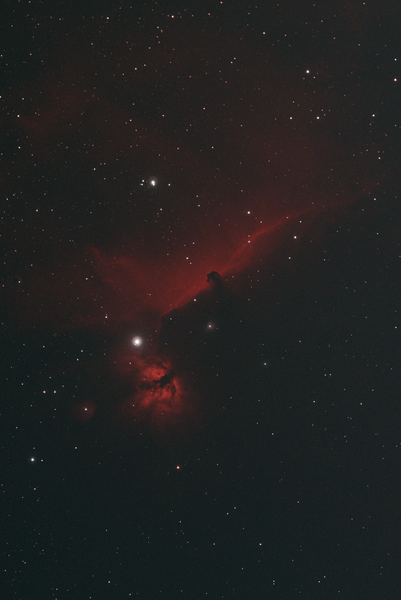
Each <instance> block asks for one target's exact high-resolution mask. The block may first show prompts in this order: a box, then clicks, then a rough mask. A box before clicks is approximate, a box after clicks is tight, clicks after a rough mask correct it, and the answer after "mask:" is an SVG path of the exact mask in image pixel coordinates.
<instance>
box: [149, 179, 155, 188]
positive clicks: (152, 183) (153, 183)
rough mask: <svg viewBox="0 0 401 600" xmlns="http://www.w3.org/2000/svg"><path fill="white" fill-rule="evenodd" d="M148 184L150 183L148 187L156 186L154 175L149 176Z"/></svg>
mask: <svg viewBox="0 0 401 600" xmlns="http://www.w3.org/2000/svg"><path fill="white" fill-rule="evenodd" d="M149 185H150V187H156V186H157V179H156V177H151V178H150V179H149Z"/></svg>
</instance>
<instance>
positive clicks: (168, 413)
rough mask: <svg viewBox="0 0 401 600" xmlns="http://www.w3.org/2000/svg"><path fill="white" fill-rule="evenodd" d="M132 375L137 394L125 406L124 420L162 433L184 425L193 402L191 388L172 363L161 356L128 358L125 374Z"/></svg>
mask: <svg viewBox="0 0 401 600" xmlns="http://www.w3.org/2000/svg"><path fill="white" fill-rule="evenodd" d="M122 371H123V372H124V375H125V376H128V377H129V379H130V381H131V383H132V387H133V393H132V394H131V395H130V397H129V398H128V399H126V400H125V402H124V405H123V407H122V412H123V415H124V421H125V422H126V423H127V424H129V423H131V422H135V423H144V422H145V423H146V422H147V423H148V424H150V425H151V426H152V427H156V428H158V429H159V430H160V429H164V428H166V427H168V426H172V425H176V424H183V422H184V420H186V419H187V418H188V416H189V414H190V412H191V409H192V406H193V402H192V400H191V399H190V397H191V394H190V393H189V391H188V386H186V385H185V384H184V382H183V379H182V377H181V376H179V375H177V374H176V373H175V372H174V370H173V368H172V365H171V364H170V362H168V361H167V360H165V359H161V358H160V357H158V356H147V357H143V356H141V357H140V356H134V355H131V356H129V357H128V360H127V357H125V360H124V361H123V364H122V370H120V373H121V372H122Z"/></svg>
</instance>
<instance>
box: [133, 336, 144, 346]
mask: <svg viewBox="0 0 401 600" xmlns="http://www.w3.org/2000/svg"><path fill="white" fill-rule="evenodd" d="M142 341H143V340H142V338H141V337H139V336H135V337H134V338H133V339H132V343H133V344H134V346H141V345H142Z"/></svg>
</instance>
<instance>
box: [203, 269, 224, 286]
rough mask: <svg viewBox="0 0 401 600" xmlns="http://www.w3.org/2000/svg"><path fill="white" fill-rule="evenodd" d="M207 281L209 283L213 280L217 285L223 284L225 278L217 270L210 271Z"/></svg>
mask: <svg viewBox="0 0 401 600" xmlns="http://www.w3.org/2000/svg"><path fill="white" fill-rule="evenodd" d="M207 281H208V283H210V282H211V283H214V284H215V285H221V284H222V283H223V278H222V276H221V275H220V274H219V273H218V272H217V271H210V273H208V274H207Z"/></svg>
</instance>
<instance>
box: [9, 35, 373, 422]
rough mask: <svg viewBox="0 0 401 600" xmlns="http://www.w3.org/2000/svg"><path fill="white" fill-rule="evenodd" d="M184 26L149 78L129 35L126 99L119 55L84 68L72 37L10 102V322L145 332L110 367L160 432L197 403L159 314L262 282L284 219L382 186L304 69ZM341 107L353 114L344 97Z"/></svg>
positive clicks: (136, 417) (90, 411) (89, 410)
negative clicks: (13, 134) (13, 212)
mask: <svg viewBox="0 0 401 600" xmlns="http://www.w3.org/2000/svg"><path fill="white" fill-rule="evenodd" d="M179 27H180V25H179V24H178V23H177V24H176V23H171V24H166V30H165V33H164V34H163V35H164V37H163V44H162V45H161V46H160V49H158V48H159V46H158V45H157V44H156V45H155V48H156V50H155V53H154V55H153V54H152V55H151V56H150V57H149V60H148V59H147V60H146V65H145V64H144V61H143V60H142V59H141V56H142V54H146V55H148V50H147V46H148V44H147V43H146V44H145V45H144V46H143V47H142V45H141V44H142V42H140V41H138V40H137V39H132V38H131V37H130V35H131V34H130V32H129V31H124V36H121V33H120V32H119V31H118V29H117V30H116V31H115V32H114V34H113V35H115V39H114V38H113V44H114V46H115V53H116V55H117V54H118V66H119V68H121V72H122V73H123V75H124V79H122V80H121V82H120V83H118V82H116V86H115V89H114V88H113V91H111V87H110V86H111V83H110V82H112V81H114V75H115V63H116V59H115V55H114V54H113V55H112V56H111V59H110V61H108V60H105V56H106V55H105V54H104V51H103V50H102V51H100V50H99V51H98V52H95V53H93V54H92V53H91V54H90V57H88V56H89V55H88V50H87V48H86V46H85V47H80V46H79V44H77V45H75V44H71V42H70V41H69V42H68V46H66V47H62V46H61V47H60V49H59V54H58V55H57V57H56V59H55V61H54V65H53V67H52V68H51V69H49V70H48V71H46V72H44V73H43V74H42V75H41V77H40V78H39V79H38V80H37V81H34V82H33V83H32V84H29V83H27V84H26V85H25V86H24V89H21V90H17V91H16V92H15V93H14V95H10V97H8V98H6V100H5V101H6V102H8V104H9V106H10V115H12V116H10V118H12V119H14V121H13V123H14V127H15V129H16V131H18V140H19V141H18V144H19V145H18V157H19V158H18V160H20V164H17V166H15V165H16V164H15V163H14V162H10V164H9V165H7V164H6V166H5V167H4V169H5V170H4V173H3V178H4V179H5V180H7V177H12V176H13V173H16V175H15V182H17V183H15V182H12V183H13V188H12V190H13V194H10V197H11V196H12V197H14V196H15V197H18V196H20V197H21V198H22V200H21V202H25V203H26V206H27V207H28V208H27V209H26V215H25V216H24V218H23V219H20V220H18V221H15V223H13V225H12V230H11V229H10V231H9V232H8V234H9V238H10V240H11V241H10V248H11V250H10V252H9V254H10V256H11V258H10V259H7V260H8V261H9V262H8V263H7V265H8V266H7V268H8V281H7V284H6V286H5V287H6V293H8V298H9V306H10V307H11V308H10V312H11V313H12V314H13V315H15V316H16V318H15V321H16V322H18V326H21V327H32V326H33V327H35V328H37V327H43V328H44V329H46V328H47V329H48V330H51V331H52V332H56V333H57V332H66V331H71V332H73V331H80V330H84V331H88V332H89V331H105V332H110V333H116V332H118V333H119V334H120V333H121V332H122V331H125V332H126V336H128V337H130V336H131V337H132V336H133V335H138V336H141V337H143V338H144V344H143V346H141V347H139V348H136V347H132V345H131V347H130V348H129V349H128V347H127V348H126V350H121V349H120V351H119V352H118V353H117V355H114V356H113V359H114V360H113V361H112V364H113V368H114V366H115V369H116V370H117V374H118V377H120V378H121V379H122V380H124V381H126V382H127V390H128V391H127V393H126V394H125V400H124V402H123V406H122V407H121V414H122V415H124V419H125V420H126V421H127V422H132V423H141V422H144V421H146V422H150V423H153V424H155V425H156V424H158V426H160V427H163V426H164V424H165V423H166V422H167V421H170V423H179V422H180V421H182V420H183V419H187V418H188V417H189V416H190V415H193V413H194V411H195V406H196V405H197V402H196V393H195V392H194V390H193V389H192V388H193V386H192V384H191V381H190V378H189V377H187V376H185V375H183V373H182V371H181V370H179V369H178V366H179V365H177V362H179V358H177V356H175V357H172V356H170V355H169V354H168V352H167V351H164V349H163V351H161V350H160V349H158V350H155V348H157V344H158V342H157V340H158V335H159V333H160V327H161V318H162V316H163V315H166V314H168V313H170V312H171V311H173V310H174V309H180V308H182V307H184V306H186V305H188V303H193V302H196V301H197V296H198V295H199V294H200V297H202V294H203V295H204V294H207V293H208V292H207V290H208V287H209V288H210V284H208V283H207V281H206V276H207V274H208V273H210V272H211V271H216V272H218V273H219V274H220V275H221V276H222V277H223V278H224V280H225V282H227V285H229V286H231V287H232V288H233V289H235V286H236V285H239V284H237V279H236V277H237V274H240V273H241V272H244V270H245V269H246V268H249V267H250V265H255V264H256V263H257V262H258V268H259V269H261V270H263V269H265V267H264V258H265V257H266V256H269V253H271V252H272V251H273V250H274V248H276V247H278V246H280V244H281V243H282V241H283V240H284V246H283V248H284V247H285V244H287V242H288V240H287V239H286V237H285V234H284V233H283V234H282V233H281V232H282V231H284V229H285V228H284V229H283V225H285V223H286V222H287V221H288V220H295V219H298V218H299V221H301V220H302V219H304V220H305V221H307V220H308V219H309V220H310V218H311V217H313V215H314V214H316V213H318V212H319V211H321V210H323V209H324V208H325V207H327V206H329V205H331V206H333V205H335V206H338V205H339V202H340V201H341V202H346V201H347V199H350V198H355V197H356V196H358V195H359V196H362V195H365V194H367V193H368V192H369V191H370V190H371V189H372V188H373V187H374V186H375V185H377V184H378V181H379V178H380V173H379V174H378V173H376V176H375V177H376V178H375V180H374V181H369V176H368V175H367V173H368V172H369V169H368V167H369V163H368V162H367V161H369V160H371V159H369V158H367V157H366V156H365V154H366V153H363V157H362V158H358V156H360V154H361V153H359V154H357V153H356V152H355V151H354V149H353V147H352V143H353V138H352V136H351V134H347V132H348V129H347V128H345V130H344V131H343V132H342V133H343V135H342V136H340V137H339V136H336V137H335V139H336V143H335V144H333V136H332V134H331V129H330V128H331V127H334V125H335V123H334V125H331V121H330V120H329V116H327V125H325V127H323V126H322V125H321V120H320V115H321V114H322V115H323V113H322V112H321V111H322V110H323V109H322V99H321V97H320V95H319V94H315V91H314V90H312V91H310V86H312V85H315V83H314V81H315V80H314V78H312V79H310V80H309V79H308V76H307V75H306V73H305V72H304V70H302V69H301V68H300V67H299V68H297V70H296V71H295V74H296V76H294V71H293V70H291V69H289V68H288V67H287V66H286V65H285V63H284V62H283V61H282V59H281V58H280V54H279V52H278V51H276V50H275V49H272V50H271V58H270V61H269V65H270V66H269V71H268V73H267V72H266V68H267V67H266V63H265V62H264V61H261V62H260V61H259V59H258V57H257V54H255V53H254V52H252V51H251V49H248V48H247V42H246V40H244V41H241V48H242V50H241V53H240V55H238V54H237V53H236V46H235V44H234V45H233V42H232V40H231V37H230V36H224V35H223V34H222V33H221V32H220V31H218V32H217V31H213V30H212V29H211V30H210V31H209V29H208V31H207V32H206V31H204V30H203V29H202V30H197V29H196V26H195V25H191V26H190V27H193V30H192V29H191V30H188V31H187V35H180V33H179V30H177V28H179ZM155 31H156V30H155ZM189 31H190V33H189ZM110 35H112V33H110ZM188 39H191V40H192V53H188V52H187V40H188ZM121 40H124V42H123V43H122V41H121ZM241 40H242V38H241ZM216 44H217V47H216ZM145 46H146V47H145ZM72 52H74V53H75V54H74V55H72V54H71V53H72ZM91 52H92V50H91ZM172 54H173V55H174V57H175V58H174V62H172V59H171V55H172ZM198 54H199V56H198ZM65 56H69V60H68V61H66V59H65ZM225 56H227V57H231V58H230V59H227V60H231V61H234V60H235V71H233V73H235V77H234V75H233V77H232V78H231V79H230V78H228V80H227V81H225V83H224V85H222V80H221V69H220V66H219V61H216V57H220V60H223V59H224V60H225V58H224V57H225ZM233 56H235V57H236V58H235V59H233V58H232V57H233ZM199 57H201V58H202V61H203V64H208V65H209V66H208V68H207V69H206V71H207V77H206V72H205V70H204V69H203V68H200V67H199V64H200V63H199ZM140 59H141V60H140ZM142 64H144V66H143V67H140V68H139V66H140V65H142ZM230 64H233V62H231V63H230ZM138 65H139V66H138ZM233 68H234V67H233ZM177 73H178V76H177ZM184 76H185V77H184ZM184 80H185V82H186V83H185V85H184V84H183V83H182V81H184ZM83 82H84V83H83ZM254 82H264V83H263V85H262V86H259V85H254ZM167 83H168V85H167ZM159 84H163V85H160V86H159ZM144 90H145V91H146V90H151V93H149V95H148V96H146V94H145V99H146V98H147V100H146V101H145V100H143V98H142V95H143V94H144V93H145V92H144ZM312 92H313V93H312ZM21 98H22V100H21ZM24 98H25V99H26V98H29V102H28V101H27V100H24ZM333 102H335V105H336V106H337V104H338V109H337V112H338V113H339V114H340V113H342V108H341V107H342V104H341V103H342V102H343V97H342V95H340V96H339V97H338V98H334V100H333ZM354 104H355V107H356V108H355V110H356V111H357V107H358V105H357V96H356V97H355V99H354ZM161 107H162V108H161ZM333 112H334V111H333ZM327 114H328V115H329V114H331V112H330V110H328V111H327ZM311 115H312V116H311ZM316 115H317V116H318V118H317V117H316ZM312 117H313V118H312ZM322 120H323V117H322ZM325 123H326V121H325ZM295 125H296V126H295ZM334 129H335V127H334ZM351 154H352V160H350V158H349V157H350V156H351ZM372 160H373V159H372ZM382 162H384V161H382ZM9 173H10V174H11V175H9ZM353 181H356V182H357V185H356V184H355V185H354V184H353ZM18 186H19V187H18ZM17 188H18V189H17ZM10 189H11V188H10ZM355 189H357V193H355ZM14 192H15V193H14ZM25 198H28V200H25ZM340 199H341V200H340ZM24 206H25V204H24ZM28 209H29V210H28ZM307 215H309V216H308V217H307ZM301 217H302V219H301ZM294 222H295V221H294ZM304 227H305V223H303V224H301V223H300V222H299V223H298V226H297V230H296V233H297V235H301V233H302V228H304ZM15 244H16V245H17V246H18V252H17V250H15V251H14V249H15V247H14V245H15ZM205 290H206V291H205ZM237 291H238V290H237ZM242 293H243V294H246V293H247V292H246V291H245V292H244V290H243V291H242ZM91 402H92V403H91V404H90V405H89V404H88V403H86V404H85V403H84V404H82V406H81V404H78V405H74V408H73V413H74V414H75V416H76V417H77V418H79V419H81V420H82V419H83V420H87V419H90V418H91V417H92V415H95V414H97V412H98V411H97V409H96V410H95V408H96V406H95V404H93V402H94V401H91Z"/></svg>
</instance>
